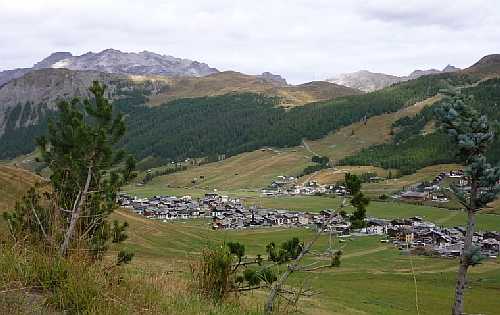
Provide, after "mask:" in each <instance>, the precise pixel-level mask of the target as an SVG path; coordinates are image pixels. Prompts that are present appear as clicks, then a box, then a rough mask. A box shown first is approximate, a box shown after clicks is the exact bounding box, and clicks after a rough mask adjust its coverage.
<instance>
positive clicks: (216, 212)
mask: <svg viewBox="0 0 500 315" xmlns="http://www.w3.org/2000/svg"><path fill="white" fill-rule="evenodd" d="M119 203H120V205H121V206H122V207H124V208H129V209H131V211H134V212H135V213H137V214H140V215H143V216H145V217H147V218H150V219H158V220H163V221H164V222H167V221H168V220H175V219H193V218H208V219H211V227H212V229H217V230H218V229H245V228H256V227H305V228H309V227H321V228H323V229H324V231H325V232H327V233H332V234H335V235H339V236H347V235H350V234H351V233H356V234H358V235H359V234H364V235H385V236H386V239H384V240H383V241H384V242H391V243H393V244H394V245H395V246H397V247H399V248H400V249H402V250H414V251H418V252H421V253H425V254H432V255H440V256H444V257H455V256H459V255H460V252H461V249H462V247H463V238H464V235H465V229H464V228H462V227H454V228H442V227H438V226H436V224H434V223H432V222H427V221H425V220H423V219H422V218H420V217H412V218H409V219H393V220H387V219H378V218H367V219H366V227H365V228H363V229H361V230H356V231H353V230H352V229H351V223H350V222H349V218H348V217H347V215H345V214H343V213H339V212H336V211H333V210H323V211H321V212H319V213H309V212H300V211H288V210H282V209H264V208H257V207H253V206H252V207H246V206H245V205H243V204H242V203H241V202H240V200H239V199H231V198H229V197H227V196H220V195H218V194H217V193H207V194H205V196H204V197H202V198H199V199H197V200H194V199H193V198H192V197H190V196H184V197H180V198H178V197H173V196H155V197H153V198H136V197H130V196H128V195H124V194H122V195H120V196H119ZM342 214H343V215H342ZM474 243H475V244H476V246H478V247H479V248H480V249H481V252H482V254H483V255H484V256H489V257H496V256H498V255H499V253H500V232H492V231H488V232H477V233H475V234H474Z"/></svg>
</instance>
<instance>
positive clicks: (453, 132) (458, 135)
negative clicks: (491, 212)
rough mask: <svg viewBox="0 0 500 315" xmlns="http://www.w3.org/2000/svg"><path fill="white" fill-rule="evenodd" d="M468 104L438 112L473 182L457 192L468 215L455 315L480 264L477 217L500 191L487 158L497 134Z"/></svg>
mask: <svg viewBox="0 0 500 315" xmlns="http://www.w3.org/2000/svg"><path fill="white" fill-rule="evenodd" d="M467 101H468V99H464V98H463V97H461V96H460V95H456V94H455V95H452V96H451V97H449V98H448V102H447V103H446V104H445V105H444V106H443V107H441V108H440V109H439V110H438V111H437V115H438V118H439V121H440V123H441V125H442V126H443V127H444V129H446V130H447V131H448V134H449V135H450V136H451V137H452V138H453V140H454V142H455V143H456V145H457V149H458V150H459V158H460V160H461V161H462V163H463V164H464V165H466V176H467V177H468V178H469V181H470V191H464V190H460V189H454V193H455V195H456V196H457V197H458V199H459V200H460V202H461V203H462V205H463V206H464V207H465V209H466V211H467V228H466V233H465V239H464V245H463V250H462V255H461V258H460V266H459V269H458V275H457V284H456V288H455V302H454V304H453V309H452V314H453V315H461V314H463V313H464V291H465V286H466V282H467V271H468V269H469V267H470V266H474V265H476V264H478V263H479V262H480V261H481V254H480V248H478V247H476V246H474V244H473V242H472V237H473V235H474V226H475V222H476V218H475V213H476V212H477V211H478V210H480V209H481V208H482V207H484V206H485V205H486V204H487V203H489V202H491V201H493V200H494V199H495V197H496V195H497V193H498V192H499V190H500V186H499V185H498V181H499V179H500V169H499V168H498V167H492V166H491V165H490V164H489V163H488V162H487V161H486V157H485V152H486V151H487V149H488V148H489V146H490V145H491V143H492V142H493V140H494V137H495V133H494V131H493V129H492V128H491V126H490V124H489V122H488V119H487V117H486V116H484V115H481V114H480V113H479V112H477V111H476V110H474V109H473V108H471V107H470V106H468V105H467V104H466V102H467Z"/></svg>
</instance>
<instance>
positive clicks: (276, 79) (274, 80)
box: [257, 72, 288, 86]
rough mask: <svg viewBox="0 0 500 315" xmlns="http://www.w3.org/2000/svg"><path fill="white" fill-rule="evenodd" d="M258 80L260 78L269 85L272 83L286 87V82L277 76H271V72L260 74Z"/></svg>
mask: <svg viewBox="0 0 500 315" xmlns="http://www.w3.org/2000/svg"><path fill="white" fill-rule="evenodd" d="M257 77H258V78H261V79H262V80H264V81H266V82H270V83H274V84H276V85H282V86H286V85H288V82H286V80H285V79H284V78H283V77H282V76H280V75H279V74H273V73H271V72H263V73H262V74H260V75H258V76H257Z"/></svg>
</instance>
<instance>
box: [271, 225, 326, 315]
mask: <svg viewBox="0 0 500 315" xmlns="http://www.w3.org/2000/svg"><path fill="white" fill-rule="evenodd" d="M322 232H323V228H320V230H319V231H318V233H316V236H315V237H314V239H313V240H312V241H311V242H309V244H307V245H306V246H305V247H304V248H303V249H302V251H301V252H300V255H299V256H298V257H297V259H295V261H294V262H293V263H292V264H291V265H289V266H288V268H287V270H286V271H285V272H284V273H283V274H282V275H281V277H280V278H279V279H278V280H277V281H276V282H275V283H274V284H273V286H272V288H271V292H270V293H269V296H268V297H267V302H266V305H265V307H264V311H265V314H271V312H272V311H273V305H274V300H275V299H276V295H278V292H279V290H280V288H281V286H282V285H283V284H284V283H285V281H286V279H287V278H288V276H290V274H292V272H294V271H295V270H296V269H297V267H298V265H299V262H300V260H301V259H302V258H304V256H305V255H306V254H307V253H308V252H309V251H310V250H311V247H312V246H313V245H314V243H315V242H316V240H317V239H318V238H319V236H320V235H321V233H322Z"/></svg>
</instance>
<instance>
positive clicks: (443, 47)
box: [0, 0, 500, 83]
mask: <svg viewBox="0 0 500 315" xmlns="http://www.w3.org/2000/svg"><path fill="white" fill-rule="evenodd" d="M339 2H342V3H339ZM106 48H115V49H119V50H122V51H135V52H139V51H143V50H149V51H153V52H157V53H161V54H168V55H172V56H176V57H184V58H190V59H195V60H198V61H202V62H206V63H208V64H209V65H211V66H213V67H216V68H218V69H219V70H236V71H240V72H244V73H249V74H257V73H261V72H263V71H271V72H273V73H278V74H281V75H283V76H284V77H285V78H286V79H287V80H288V81H289V82H292V83H300V82H306V81H311V80H321V79H325V78H327V77H329V76H332V75H334V74H337V73H342V72H353V71H357V70H360V69H367V70H370V71H375V72H385V73H390V74H396V75H405V74H408V73H409V72H411V71H413V70H414V69H425V68H431V67H432V68H443V67H444V66H446V65H447V64H452V65H455V66H458V67H466V66H469V65H471V64H472V63H474V62H475V61H477V60H478V59H479V58H480V57H482V56H484V55H486V54H491V53H500V1H488V0H482V1H481V0H479V1H474V0H450V1H448V0H440V1H436V0H432V1H427V0H419V1H410V0H405V1H402V0H394V1H381V0H377V1H334V0H276V1H273V0H265V1H261V0H247V1H238V0H207V1H205V0H199V1H190V0H164V1H160V0H143V1H139V0H137V1H131V0H115V1H106V0H99V1H94V0H86V1H67V0H64V1H59V0H51V1H43V0H32V1H27V0H23V1H13V0H0V70H5V69H11V68H16V67H30V66H32V65H33V64H34V63H35V62H37V61H39V60H40V59H42V58H44V57H46V56H47V55H49V54H50V53H52V52H54V51H69V52H71V53H73V54H74V55H80V54H83V53H85V52H88V51H93V52H97V51H101V50H103V49H106Z"/></svg>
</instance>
